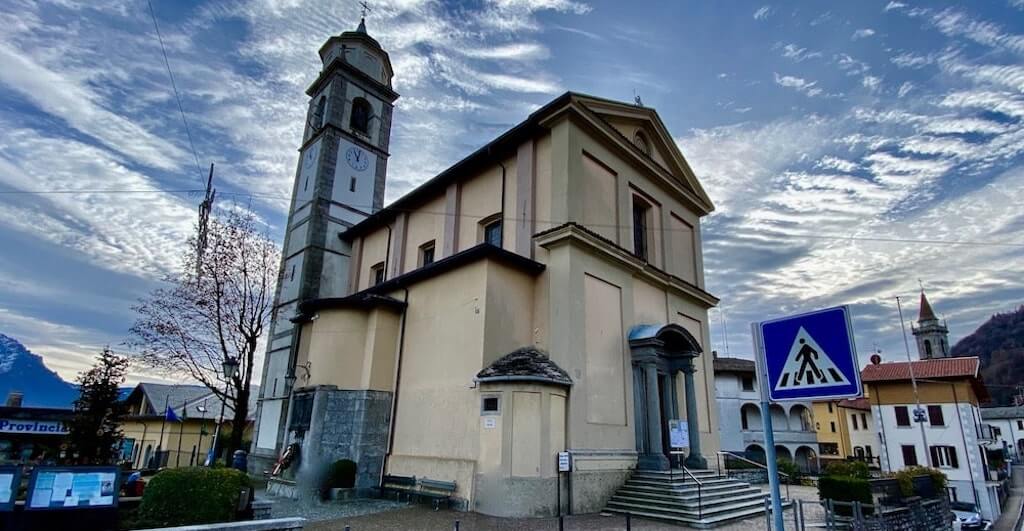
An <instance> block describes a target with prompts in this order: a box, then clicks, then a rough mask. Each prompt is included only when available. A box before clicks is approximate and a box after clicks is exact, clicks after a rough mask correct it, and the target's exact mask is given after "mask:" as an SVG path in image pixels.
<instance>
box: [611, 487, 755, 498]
mask: <svg viewBox="0 0 1024 531" xmlns="http://www.w3.org/2000/svg"><path fill="white" fill-rule="evenodd" d="M616 494H624V495H631V496H633V497H637V498H643V497H649V498H652V499H664V500H676V501H688V500H696V499H697V498H698V497H703V498H704V499H705V500H711V499H716V498H728V497H729V496H746V495H753V494H757V495H762V494H763V493H762V492H761V489H758V488H755V487H742V488H732V487H728V488H727V487H722V488H719V489H714V490H700V491H698V490H697V489H687V490H685V491H679V490H665V489H653V488H632V487H629V486H623V487H622V488H620V489H619V490H618V491H616Z"/></svg>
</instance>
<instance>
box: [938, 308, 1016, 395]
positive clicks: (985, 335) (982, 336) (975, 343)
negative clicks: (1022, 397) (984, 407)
mask: <svg viewBox="0 0 1024 531" xmlns="http://www.w3.org/2000/svg"><path fill="white" fill-rule="evenodd" d="M951 353H952V355H954V356H978V357H979V358H981V376H982V379H983V380H984V381H985V385H986V386H987V387H988V391H989V393H990V394H991V395H992V405H1013V398H1012V397H1013V395H1014V394H1015V393H1016V390H1015V388H1014V387H1015V386H1017V385H1022V384H1024V380H1022V379H1021V375H1022V374H1024V306H1021V307H1019V308H1017V310H1016V311H1013V312H1010V313H998V314H996V315H993V316H992V318H991V319H989V320H988V321H986V322H985V323H984V324H982V325H981V326H979V327H978V329H977V330H975V331H974V333H973V334H971V335H969V336H967V337H965V338H963V339H961V340H960V341H959V342H957V344H956V345H954V346H953V350H952V351H951Z"/></svg>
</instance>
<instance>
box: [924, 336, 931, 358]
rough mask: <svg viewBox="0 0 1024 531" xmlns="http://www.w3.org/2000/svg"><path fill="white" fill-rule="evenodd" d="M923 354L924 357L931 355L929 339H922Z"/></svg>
mask: <svg viewBox="0 0 1024 531" xmlns="http://www.w3.org/2000/svg"><path fill="white" fill-rule="evenodd" d="M924 355H925V357H928V358H930V357H932V342H931V340H930V339H925V340H924Z"/></svg>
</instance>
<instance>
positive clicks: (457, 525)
mask: <svg viewBox="0 0 1024 531" xmlns="http://www.w3.org/2000/svg"><path fill="white" fill-rule="evenodd" d="M455 531H459V521H458V520H456V521H455Z"/></svg>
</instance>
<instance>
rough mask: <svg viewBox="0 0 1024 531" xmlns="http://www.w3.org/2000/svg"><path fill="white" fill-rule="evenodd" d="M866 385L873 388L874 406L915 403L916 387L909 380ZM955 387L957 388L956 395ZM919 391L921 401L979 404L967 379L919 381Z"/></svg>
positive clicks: (872, 401)
mask: <svg viewBox="0 0 1024 531" xmlns="http://www.w3.org/2000/svg"><path fill="white" fill-rule="evenodd" d="M864 387H865V388H866V389H870V390H871V395H872V397H871V405H873V406H876V405H879V404H882V405H886V404H913V403H915V402H916V400H915V399H914V388H913V386H911V385H910V382H909V381H905V382H881V383H878V382H869V383H865V384H864ZM954 388H955V389H956V392H955V395H954ZM917 393H918V397H919V399H920V401H921V403H929V402H930V403H933V404H937V403H947V404H951V403H953V402H954V401H959V402H964V403H966V402H970V403H971V404H974V405H975V406H977V405H978V397H977V395H975V394H974V389H973V388H971V384H970V383H968V382H967V381H966V380H959V381H952V382H949V383H932V382H921V381H918V383H917Z"/></svg>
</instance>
